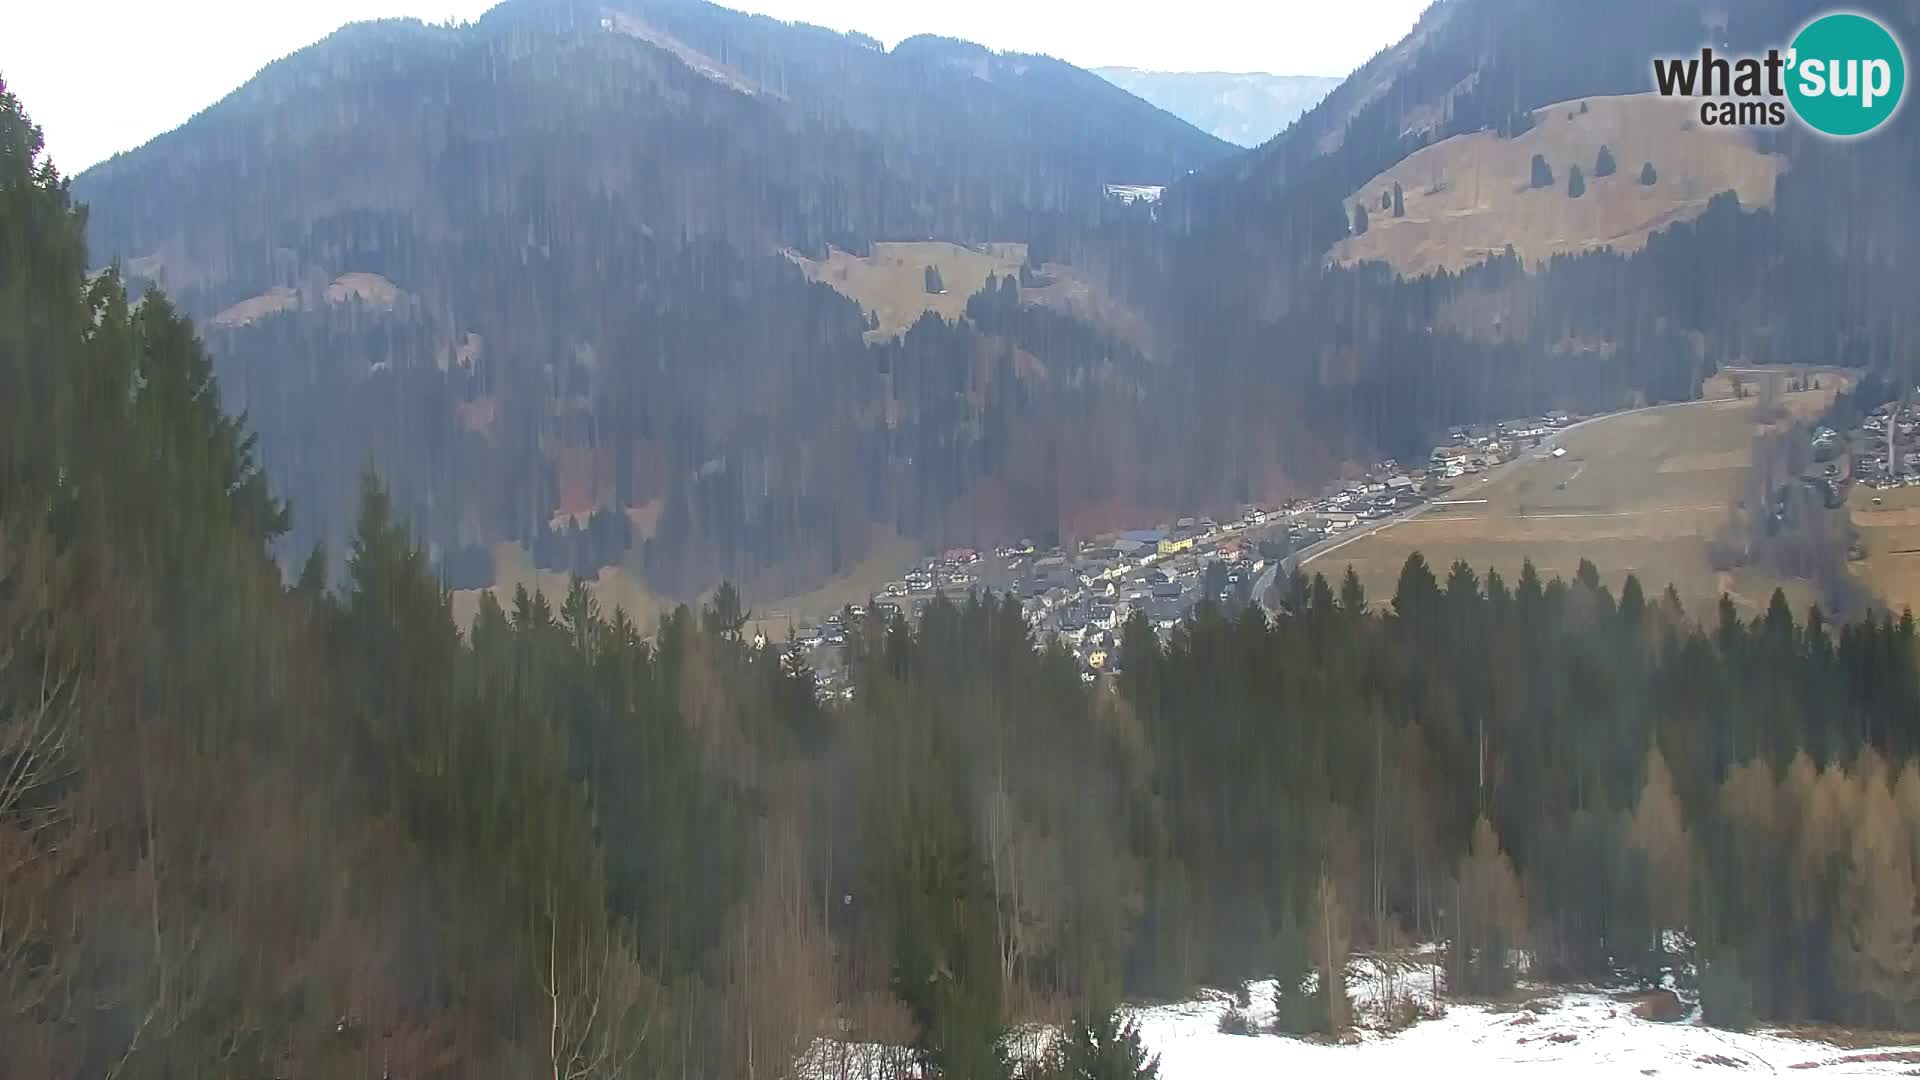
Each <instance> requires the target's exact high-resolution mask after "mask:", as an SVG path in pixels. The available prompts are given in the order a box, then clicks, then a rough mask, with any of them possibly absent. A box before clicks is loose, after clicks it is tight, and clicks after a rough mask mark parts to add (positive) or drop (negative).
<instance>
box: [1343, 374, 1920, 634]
mask: <svg viewBox="0 0 1920 1080" xmlns="http://www.w3.org/2000/svg"><path fill="white" fill-rule="evenodd" d="M1834 388H1835V384H1834V383H1826V384H1823V388H1822V389H1820V390H1807V391H1799V392H1795V393H1782V394H1780V395H1779V399H1778V400H1779V403H1780V404H1781V405H1782V406H1784V407H1785V411H1786V412H1787V414H1788V415H1791V416H1794V417H1798V418H1809V417H1811V416H1813V415H1817V414H1818V413H1819V412H1821V411H1822V410H1823V409H1824V408H1825V406H1826V404H1827V403H1828V402H1830V401H1831V399H1832V394H1833V390H1834ZM1761 412H1762V408H1761V405H1760V402H1759V398H1757V397H1747V398H1743V399H1732V398H1725V399H1716V400H1706V401H1699V402H1687V403H1682V404H1676V405H1667V406H1660V407H1657V408H1652V409H1644V410H1638V411H1635V412H1630V413H1623V414H1620V415H1616V416H1609V417H1603V418H1600V419H1598V420H1594V421H1591V422H1588V423H1585V424H1581V425H1578V426H1576V427H1573V428H1569V429H1568V430H1567V431H1566V432H1565V434H1563V435H1562V436H1561V437H1560V439H1559V441H1558V445H1561V446H1564V447H1565V448H1566V451H1567V453H1566V454H1565V455H1564V456H1562V457H1558V458H1556V457H1551V456H1549V455H1548V454H1547V453H1546V452H1545V451H1546V448H1545V447H1542V448H1541V449H1540V450H1537V451H1529V452H1528V454H1527V455H1526V456H1525V457H1523V458H1521V459H1520V460H1518V461H1516V462H1514V463H1512V464H1510V465H1507V466H1505V467H1504V468H1502V469H1500V470H1498V471H1497V472H1496V473H1494V474H1490V477H1489V478H1488V479H1487V480H1485V481H1480V480H1477V479H1476V478H1474V477H1471V476H1469V477H1463V478H1461V479H1460V480H1459V481H1456V482H1455V487H1454V490H1453V491H1452V492H1451V493H1449V494H1446V495H1443V496H1441V497H1440V498H1439V499H1437V500H1435V502H1434V503H1433V505H1431V506H1430V507H1429V508H1428V509H1427V510H1425V511H1424V512H1423V513H1421V514H1419V515H1417V516H1415V517H1413V518H1411V519H1408V520H1405V521H1401V522H1397V523H1394V524H1391V525H1388V526H1387V527H1384V528H1382V529H1379V530H1377V531H1375V532H1372V533H1369V534H1366V535H1363V536H1359V537H1356V538H1355V539H1353V540H1352V541H1350V542H1347V543H1344V544H1335V545H1333V546H1331V547H1330V548H1328V549H1325V550H1323V551H1321V552H1319V553H1317V554H1316V555H1315V556H1313V557H1311V558H1310V559H1309V568H1310V569H1311V570H1313V571H1317V572H1320V573H1324V574H1326V575H1328V577H1329V578H1334V577H1337V576H1338V575H1340V574H1342V573H1344V572H1345V568H1346V566H1347V565H1348V564H1351V565H1352V566H1353V568H1354V569H1355V571H1357V572H1358V573H1359V575H1360V579H1361V582H1362V583H1363V584H1365V585H1366V587H1367V593H1368V595H1369V596H1370V597H1372V598H1373V599H1374V600H1375V601H1377V602H1386V601H1387V600H1389V599H1391V597H1392V595H1393V589H1394V585H1395V582H1396V581H1397V579H1398V577H1399V573H1400V567H1401V565H1402V564H1403V563H1404V562H1405V561H1406V558H1407V556H1408V555H1409V554H1410V553H1412V552H1414V551H1419V552H1421V553H1423V554H1424V555H1425V556H1426V558H1427V561H1428V562H1429V563H1431V564H1432V565H1433V566H1434V568H1435V573H1437V574H1444V573H1445V571H1446V568H1447V567H1448V566H1449V565H1451V564H1452V563H1453V562H1454V560H1456V559H1465V560H1467V562H1468V563H1470V564H1471V565H1472V566H1473V567H1474V569H1475V570H1477V571H1479V572H1481V573H1484V572H1485V571H1486V570H1487V568H1488V567H1495V568H1497V569H1499V571H1500V572H1501V574H1502V575H1504V576H1505V577H1506V578H1507V579H1508V581H1509V582H1511V581H1512V580H1513V578H1514V576H1515V575H1516V574H1518V573H1519V570H1520V566H1521V563H1522V562H1523V561H1524V560H1526V559H1532V560H1533V563H1534V566H1535V567H1537V568H1538V569H1539V571H1540V574H1541V576H1542V577H1545V578H1549V579H1550V578H1552V577H1553V576H1554V575H1556V574H1557V575H1559V576H1561V577H1566V578H1571V577H1572V576H1573V574H1574V571H1575V570H1576V569H1577V568H1578V566H1579V564H1580V560H1581V559H1583V558H1585V559H1590V560H1592V562H1593V563H1594V565H1595V566H1597V567H1598V568H1599V569H1600V572H1601V575H1602V578H1603V579H1604V580H1606V581H1607V582H1608V583H1609V584H1610V586H1612V587H1613V588H1615V589H1616V590H1617V589H1618V587H1619V584H1620V582H1621V581H1622V580H1623V579H1624V578H1625V577H1626V575H1627V574H1628V573H1633V574H1637V575H1639V577H1640V580H1641V585H1642V586H1643V587H1644V588H1645V589H1646V590H1647V591H1648V593H1649V594H1657V593H1658V592H1659V591H1660V590H1662V589H1664V588H1666V586H1667V585H1668V584H1669V583H1671V584H1672V585H1674V587H1675V588H1676V590H1677V591H1678V592H1679V593H1680V597H1681V599H1682V601H1683V602H1685V603H1686V605H1687V608H1688V610H1690V611H1693V612H1696V613H1699V612H1701V611H1703V610H1705V609H1704V605H1709V604H1712V603H1714V602H1716V601H1717V600H1718V598H1719V596H1720V594H1721V593H1723V592H1725V593H1730V594H1732V596H1733V597H1734V600H1735V602H1736V603H1737V604H1740V605H1741V606H1743V607H1746V608H1749V609H1758V608H1761V607H1764V606H1765V604H1766V602H1767V600H1768V597H1769V596H1770V595H1771V594H1772V590H1773V588H1774V586H1775V585H1782V586H1784V587H1785V588H1786V589H1787V593H1788V598H1789V599H1790V600H1792V601H1793V602H1794V605H1795V606H1796V608H1799V607H1804V606H1805V605H1806V604H1809V603H1812V602H1813V601H1814V600H1815V599H1816V597H1815V595H1814V591H1813V588H1812V586H1811V583H1808V582H1801V581H1791V580H1789V581H1778V580H1775V579H1773V578H1772V577H1770V576H1768V575H1764V574H1761V573H1758V572H1753V571H1744V570H1736V571H1733V572H1721V571H1717V570H1715V569H1714V567H1713V565H1712V562H1711V559H1710V546H1711V543H1712V540H1713V538H1714V536H1715V535H1716V534H1717V533H1719V532H1720V531H1721V530H1722V529H1723V528H1724V527H1725V526H1726V524H1727V522H1728V521H1729V518H1730V516H1731V515H1732V513H1733V512H1734V511H1735V509H1736V508H1737V507H1738V506H1739V504H1740V501H1741V499H1742V497H1743V494H1744V488H1745V483H1746V479H1747V472H1748V465H1749V463H1750V461H1751V457H1752V449H1753V440H1754V437H1755V435H1756V434H1758V433H1759V432H1760V431H1761V430H1763V425H1762V424H1761V423H1760V417H1761ZM1916 582H1920V563H1916Z"/></svg>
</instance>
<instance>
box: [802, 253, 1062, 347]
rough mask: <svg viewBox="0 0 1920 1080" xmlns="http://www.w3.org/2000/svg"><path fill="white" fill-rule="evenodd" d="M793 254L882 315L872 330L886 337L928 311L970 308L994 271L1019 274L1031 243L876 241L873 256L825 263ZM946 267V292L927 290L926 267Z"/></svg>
mask: <svg viewBox="0 0 1920 1080" xmlns="http://www.w3.org/2000/svg"><path fill="white" fill-rule="evenodd" d="M787 257H788V258H790V259H792V260H793V261H794V262H795V263H797V264H799V266H800V268H801V269H802V270H804V271H806V274H807V276H808V277H810V278H812V279H813V280H815V281H821V282H825V283H826V284H828V285H831V286H833V288H834V289H835V290H836V291H837V292H839V293H841V294H842V295H844V296H846V297H847V298H848V299H850V300H853V301H854V302H855V303H857V304H859V305H860V306H861V307H862V308H864V309H865V310H867V311H869V312H872V313H874V314H875V315H877V316H879V318H880V328H879V329H878V330H874V331H871V332H870V333H869V335H868V336H869V337H870V338H875V339H882V338H889V337H894V336H896V335H898V334H901V333H904V332H905V331H906V329H907V327H909V326H912V325H913V324H914V322H915V321H917V320H918V319H919V318H920V316H921V315H922V314H924V313H926V312H929V311H933V312H938V313H939V314H940V315H942V316H944V317H946V318H947V319H949V320H952V319H958V318H959V317H960V316H961V314H962V313H963V312H965V311H966V309H967V298H968V297H970V296H972V295H973V294H974V293H977V292H979V291H980V287H981V286H982V285H985V284H986V283H987V276H988V275H989V274H998V275H1006V274H1018V273H1019V272H1020V264H1021V263H1023V262H1025V261H1026V258H1027V246H1026V245H1025V244H987V245H984V246H982V247H979V248H972V247H963V246H961V245H959V244H950V243H947V242H946V241H944V240H928V241H917V242H913V243H890V244H887V243H883V244H875V245H873V254H872V255H871V256H869V257H867V258H861V257H860V256H858V255H851V254H848V253H847V252H844V251H840V250H838V249H835V250H833V251H831V252H830V253H829V254H828V256H827V259H826V261H825V262H815V261H814V260H812V259H808V258H805V257H803V256H801V255H799V254H796V253H794V252H788V253H787ZM929 266H932V267H934V268H936V269H938V270H939V271H940V279H941V284H942V285H944V286H946V291H945V292H943V293H939V294H933V293H929V292H927V290H926V269H927V267H929Z"/></svg>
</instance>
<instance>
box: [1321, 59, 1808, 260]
mask: <svg viewBox="0 0 1920 1080" xmlns="http://www.w3.org/2000/svg"><path fill="white" fill-rule="evenodd" d="M1583 106H1584V107H1585V109H1586V111H1584V112H1582V111H1581V109H1582V107H1583ZM1695 113H1696V108H1695V106H1693V105H1691V104H1689V103H1686V102H1680V101H1673V100H1669V99H1666V98H1662V97H1660V96H1659V95H1657V94H1651V93H1649V94H1627V95H1621V96H1615V97H1591V98H1585V99H1581V100H1577V101H1567V102H1561V103H1559V104H1556V105H1549V106H1547V107H1545V108H1543V109H1540V110H1537V111H1536V112H1535V113H1534V127H1533V128H1532V130H1530V131H1527V132H1525V133H1523V134H1521V135H1520V136H1518V137H1516V138H1511V139H1507V138H1501V137H1500V136H1499V135H1497V134H1495V133H1494V132H1490V131H1480V132H1473V133H1471V134H1466V135H1456V136H1453V137H1452V138H1449V139H1444V140H1442V141H1440V142H1437V143H1435V144H1433V145H1432V146H1427V147H1423V148H1421V149H1420V150H1418V151H1416V152H1414V153H1413V154H1411V155H1409V156H1407V157H1406V158H1405V159H1404V160H1402V161H1401V162H1399V163H1398V164H1396V165H1394V166H1393V167H1392V168H1390V169H1388V170H1387V171H1385V172H1383V173H1381V174H1380V175H1378V176H1376V177H1374V178H1373V179H1371V180H1369V181H1367V182H1366V183H1365V184H1363V185H1361V187H1360V188H1359V190H1357V191H1355V192H1353V193H1352V194H1351V195H1349V196H1348V198H1347V204H1346V205H1347V212H1348V214H1349V215H1351V214H1352V212H1353V206H1354V204H1356V203H1359V204H1362V205H1364V206H1365V207H1366V208H1367V216H1368V223H1369V228H1368V229H1367V231H1366V233H1365V234H1362V235H1358V236H1350V237H1348V238H1347V239H1345V240H1342V241H1340V243H1338V244H1336V245H1335V246H1334V249H1333V252H1332V256H1331V257H1332V259H1333V261H1334V262H1336V263H1340V264H1343V265H1352V264H1354V263H1358V262H1364V261H1370V260H1381V261H1384V262H1386V263H1388V264H1390V265H1391V266H1392V267H1393V268H1394V270H1395V271H1396V272H1398V273H1399V274H1401V275H1403V276H1406V277H1418V276H1419V275H1422V274H1427V273H1432V272H1434V271H1436V270H1460V269H1464V268H1466V267H1468V266H1472V265H1473V264H1475V263H1479V262H1482V261H1484V260H1486V259H1487V258H1488V257H1489V256H1492V255H1498V254H1500V253H1501V252H1503V251H1505V250H1506V247H1507V245H1509V244H1511V245H1512V246H1513V248H1514V250H1515V252H1517V253H1518V254H1519V255H1520V257H1521V258H1523V259H1524V260H1526V261H1527V262H1528V263H1529V264H1531V263H1535V262H1540V261H1544V260H1546V259H1548V258H1551V257H1552V256H1554V255H1558V254H1563V253H1572V252H1579V251H1586V250H1591V249H1594V248H1600V247H1611V248H1614V249H1616V250H1619V251H1633V250H1636V249H1638V248H1640V247H1641V246H1643V245H1644V244H1645V243H1646V240H1647V236H1648V234H1649V233H1652V232H1656V231H1658V230H1660V229H1662V228H1665V227H1666V226H1668V225H1671V224H1673V223H1675V222H1678V221H1686V220H1689V219H1691V218H1693V217H1696V216H1698V215H1699V214H1700V213H1701V212H1703V211H1704V210H1705V209H1706V208H1707V203H1708V201H1709V200H1711V199H1712V198H1713V196H1715V195H1717V194H1719V193H1721V192H1723V191H1733V192H1735V193H1736V194H1738V196H1739V198H1740V203H1741V205H1742V206H1745V207H1747V208H1749V209H1752V208H1758V207H1764V206H1770V205H1772V203H1773V189H1774V181H1775V179H1776V178H1777V177H1778V176H1779V174H1780V173H1781V172H1782V171H1783V170H1784V169H1785V168H1786V159H1785V158H1784V157H1781V156H1780V155H1777V154H1767V153H1763V152H1761V151H1760V150H1758V149H1757V148H1756V147H1755V146H1754V143H1753V139H1752V136H1751V135H1750V134H1748V133H1747V132H1745V131H1744V130H1742V129H1737V128H1708V127H1702V126H1700V124H1699V118H1698V116H1697V115H1695ZM1603 145H1604V146H1606V147H1608V148H1609V149H1610V150H1611V151H1612V154H1613V158H1614V162H1615V164H1616V167H1617V171H1615V172H1614V174H1613V175H1611V176H1606V177H1600V176H1596V175H1595V174H1594V165H1595V161H1596V159H1597V157H1598V155H1599V152H1600V147H1601V146H1603ZM1535 154H1539V155H1541V156H1542V157H1544V158H1545V159H1546V161H1547V164H1548V167H1549V168H1551V169H1552V171H1553V183H1552V184H1551V185H1549V186H1545V187H1540V188H1534V187H1532V186H1530V179H1531V175H1532V163H1533V157H1534V155H1535ZM1648 162H1652V163H1653V166H1654V171H1655V172H1656V173H1657V174H1658V179H1657V182H1656V183H1654V184H1653V185H1652V186H1643V185H1641V183H1640V169H1641V166H1643V165H1645V164H1647V163H1648ZM1575 165H1578V166H1579V167H1580V171H1581V173H1582V174H1583V176H1584V178H1585V181H1586V192H1585V194H1584V195H1582V196H1581V197H1580V198H1577V199H1575V198H1569V197H1568V194H1567V183H1568V174H1569V172H1570V170H1571V168H1572V166H1575ZM1395 183H1398V184H1400V187H1401V192H1402V199H1403V202H1404V204H1405V208H1406V216H1405V217H1400V218H1396V217H1394V216H1393V214H1392V212H1391V211H1390V210H1382V209H1381V207H1380V202H1381V197H1382V195H1383V194H1385V193H1390V192H1391V191H1392V190H1393V185H1394V184H1395Z"/></svg>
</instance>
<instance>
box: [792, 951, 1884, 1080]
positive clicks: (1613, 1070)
mask: <svg viewBox="0 0 1920 1080" xmlns="http://www.w3.org/2000/svg"><path fill="white" fill-rule="evenodd" d="M1393 971H1394V972H1395V973H1396V975H1397V978H1395V979H1394V980H1392V981H1391V983H1390V982H1389V981H1388V980H1387V979H1386V978H1384V977H1383V971H1382V968H1381V967H1380V966H1379V965H1377V964H1375V963H1373V962H1372V961H1369V960H1366V959H1362V958H1356V959H1355V961H1354V962H1353V964H1352V965H1351V966H1350V967H1349V968H1348V971H1347V974H1348V983H1349V987H1350V989H1349V993H1350V995H1351V997H1352V1000H1353V1005H1354V1010H1355V1015H1356V1018H1357V1022H1358V1023H1360V1024H1361V1025H1363V1027H1362V1030H1359V1031H1358V1032H1356V1033H1354V1034H1352V1035H1350V1036H1349V1037H1348V1038H1347V1040H1346V1041H1344V1042H1343V1043H1342V1044H1340V1045H1332V1044H1327V1043H1322V1042H1312V1041H1307V1040H1302V1039H1296V1038H1289V1037H1285V1036H1280V1035H1235V1034H1228V1033H1225V1032H1222V1031H1221V1030H1220V1018H1221V1016H1222V1015H1223V1014H1225V1013H1227V1012H1228V1011H1229V1010H1231V1009H1233V1007H1234V1002H1233V1000H1232V999H1231V998H1230V997H1228V996H1226V995H1224V994H1209V995H1207V996H1205V997H1203V998H1201V999H1199V1000H1195V1001H1188V1002H1181V1003H1178V1004H1172V1005H1156V1006H1147V1007H1140V1008H1132V1009H1129V1010H1128V1012H1129V1014H1130V1017H1131V1019H1132V1020H1133V1021H1134V1022H1135V1023H1137V1024H1138V1025H1139V1026H1140V1034H1141V1040H1142V1041H1143V1042H1144V1043H1145V1044H1146V1046H1147V1048H1148V1049H1149V1050H1150V1051H1152V1052H1153V1053H1156V1054H1158V1055H1159V1056H1160V1075H1161V1077H1162V1078H1163V1080H1242V1078H1245V1080H1268V1078H1271V1077H1280V1076H1339V1077H1341V1078H1342V1080H1373V1078H1375V1077H1379V1078H1383V1080H1405V1078H1406V1077H1409V1076H1422V1075H1432V1074H1434V1070H1436V1069H1438V1070H1441V1071H1440V1072H1439V1075H1443V1076H1453V1075H1461V1076H1473V1077H1475V1078H1476V1080H1481V1078H1489V1077H1496V1078H1497V1077H1504V1076H1515V1077H1517V1076H1552V1077H1553V1078H1554V1080H1583V1078H1586V1077H1636V1076H1650V1077H1662V1076H1682V1075H1699V1076H1716V1075H1719V1076H1725V1075H1728V1074H1730V1073H1733V1072H1749V1073H1776V1072H1791V1073H1792V1074H1794V1075H1800V1076H1920V1045H1916V1046H1888V1047H1870V1048H1856V1049H1844V1048H1841V1047H1837V1046H1831V1045H1827V1044H1824V1043H1818V1042H1811V1041H1808V1040H1806V1039H1798V1038H1789V1037H1786V1036H1781V1035H1768V1034H1759V1033H1753V1034H1748V1033H1741V1032H1730V1031H1720V1030H1717V1029H1714V1028H1709V1027H1706V1026H1704V1025H1702V1024H1700V1023H1699V1022H1698V1016H1697V1014H1695V1015H1692V1016H1689V1017H1688V1018H1687V1019H1684V1020H1678V1021H1674V1022H1671V1023H1662V1022H1659V1021H1653V1020H1643V1019H1640V1018H1639V1017H1636V1016H1635V1015H1634V1014H1633V1007H1632V1005H1631V1004H1630V1003H1628V1002H1625V1001H1621V1000H1616V998H1615V997H1614V996H1613V995H1612V994H1611V993H1609V992H1606V991H1602V990H1595V989H1549V988H1540V989H1539V990H1538V991H1537V992H1536V993H1535V996H1533V997H1531V998H1529V999H1528V1000H1527V1001H1526V1002H1525V1004H1524V1005H1509V1006H1500V1007H1489V1006H1482V1005H1463V1004H1457V1003H1445V1005H1444V1008H1443V1009H1432V1010H1431V1011H1434V1012H1443V1013H1444V1015H1440V1016H1438V1017H1437V1018H1436V1019H1428V1020H1423V1021H1421V1022H1419V1023H1416V1024H1414V1025H1413V1026H1411V1027H1409V1028H1406V1029H1404V1030H1402V1031H1399V1032H1397V1033H1389V1032H1384V1031H1378V1030H1368V1029H1366V1027H1365V1025H1369V1024H1377V1023H1378V1019H1379V1016H1380V1013H1381V1010H1382V998H1383V994H1390V995H1391V996H1395V997H1402V998H1411V999H1412V1000H1414V1001H1415V1002H1417V1003H1420V1004H1421V1005H1423V1006H1426V1007H1429V1008H1430V1009H1431V1006H1432V1005H1433V1003H1434V1000H1435V999H1434V996H1433V989H1434V987H1435V986H1436V984H1437V979H1436V977H1435V975H1434V973H1433V970H1432V968H1431V967H1429V966H1427V965H1426V964H1424V963H1419V962H1404V961H1403V962H1400V963H1397V964H1395V965H1394V967H1393ZM1249 990H1250V1001H1249V1006H1248V1007H1247V1008H1246V1009H1245V1010H1244V1011H1245V1013H1246V1014H1247V1016H1248V1018H1249V1019H1251V1020H1252V1021H1253V1022H1254V1024H1255V1026H1256V1027H1261V1028H1264V1027H1265V1026H1267V1025H1269V1024H1270V1023H1271V1021H1272V1019H1273V1004H1272V1002H1273V984H1272V983H1271V982H1267V983H1255V984H1253V985H1252V986H1250V987H1249ZM1028 1038H1029V1039H1031V1038H1032V1036H1031V1035H1029V1036H1028ZM905 1062H906V1055H905V1054H904V1052H903V1051H900V1050H898V1049H896V1048H887V1047H877V1046H855V1045H849V1044H839V1043H831V1042H828V1041H827V1040H822V1041H821V1042H820V1043H819V1044H816V1046H815V1047H814V1049H813V1051H812V1052H811V1053H810V1054H809V1056H808V1059H807V1060H806V1061H805V1062H803V1068H802V1075H803V1076H806V1077H809V1078H810V1080H883V1078H884V1080H898V1078H901V1077H905V1076H909V1075H911V1073H910V1070H906V1069H905V1068H904V1065H905ZM1455 1069H1458V1070H1460V1071H1459V1072H1458V1073H1456V1072H1454V1071H1453V1070H1455Z"/></svg>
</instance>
